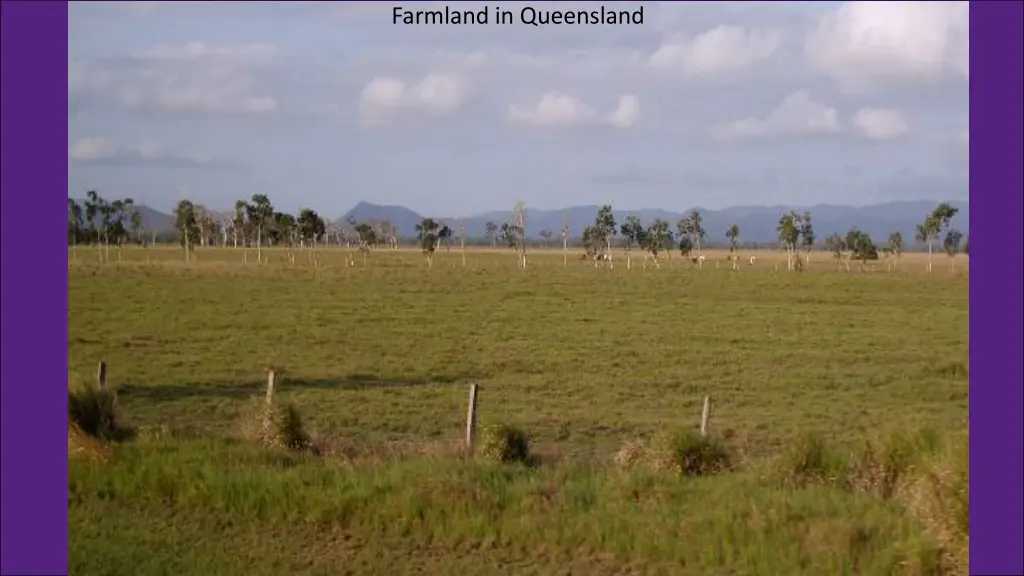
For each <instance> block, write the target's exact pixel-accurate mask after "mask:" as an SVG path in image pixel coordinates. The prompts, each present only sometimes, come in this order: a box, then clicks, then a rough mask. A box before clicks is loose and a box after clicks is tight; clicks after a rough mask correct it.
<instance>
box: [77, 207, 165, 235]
mask: <svg viewBox="0 0 1024 576" xmlns="http://www.w3.org/2000/svg"><path fill="white" fill-rule="evenodd" d="M74 200H75V202H77V203H78V205H79V206H82V207H83V208H84V207H85V199H84V198H75V199H74ZM135 210H136V211H138V213H139V214H140V215H141V216H142V226H143V227H144V228H145V229H146V230H148V231H150V232H157V233H161V232H169V231H172V230H174V216H171V215H170V214H165V213H163V212H160V211H159V210H154V209H152V208H150V207H149V206H146V205H143V204H136V205H135Z"/></svg>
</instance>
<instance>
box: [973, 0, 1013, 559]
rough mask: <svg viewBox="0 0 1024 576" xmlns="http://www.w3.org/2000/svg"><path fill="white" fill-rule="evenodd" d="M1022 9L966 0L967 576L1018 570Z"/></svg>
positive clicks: (989, 2) (1005, 3)
mask: <svg viewBox="0 0 1024 576" xmlns="http://www.w3.org/2000/svg"><path fill="white" fill-rule="evenodd" d="M1022 7H1024V3H1022V2H996V1H988V2H972V3H971V4H970V15H971V16H970V18H971V23H970V26H971V37H972V42H971V63H970V64H971V72H972V74H973V77H972V78H971V128H970V129H971V132H972V134H971V142H970V144H971V192H972V195H971V196H972V197H971V200H972V205H971V208H972V210H971V220H973V222H972V224H973V225H972V226H971V232H972V237H971V248H972V250H971V272H970V274H971V320H970V322H971V485H970V492H971V574H1024V560H1022V558H1021V551H1020V550H1021V549H1020V542H1021V536H1022V531H1021V524H1022V520H1021V515H1022V514H1024V512H1022V498H1021V489H1022V484H1024V480H1022V468H1021V466H1022V465H1021V443H1022V442H1021V436H1022V408H1021V402H1022V394H1021V392H1022V388H1024V386H1022V384H1024V376H1022V371H1021V356H1020V354H1021V352H1020V351H1021V295H1022V292H1021V260H1020V252H1017V249H1019V247H1020V245H1021V222H1020V218H1021V213H1022V212H1021V197H1022V196H1024V179H1022V177H1021V164H1020V159H1021V157H1022V156H1021V154H1022V130H1021V124H1022V122H1024V116H1022V114H1021V106H1022V104H1024V93H1022V86H1024V75H1022V73H1021V66H1022V65H1024V64H1022V58H1021V50H1022V42H1021V35H1022V27H1021V19H1022V18H1024V10H1022ZM973 132H977V134H973ZM974 192H976V193H977V195H976V196H975V195H974V194H973V193H974ZM1015 246H1016V247H1018V248H1017V249H1015V248H1013V247H1015ZM1007 250H1009V252H1007ZM1011 254H1015V256H1011V257H1007V256H1010V255H1011Z"/></svg>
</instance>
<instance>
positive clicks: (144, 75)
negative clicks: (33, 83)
mask: <svg viewBox="0 0 1024 576" xmlns="http://www.w3.org/2000/svg"><path fill="white" fill-rule="evenodd" d="M281 55H282V53H281V51H279V50H278V49H277V48H275V47H273V46H270V45H265V44H253V45H235V46H210V45H207V44H203V43H201V42H192V43H188V44H184V45H181V46H161V47H157V48H152V49H150V50H145V51H142V52H138V53H136V54H134V55H133V56H131V57H129V58H126V59H119V60H92V61H72V60H70V59H69V61H68V98H69V99H71V100H74V101H75V102H76V103H77V102H81V101H83V100H85V101H91V102H94V103H101V104H106V105H113V106H116V107H120V108H128V109H134V110H147V111H156V112H164V113H172V114H173V113H185V114H196V113H199V114H267V113H271V112H275V111H276V110H277V109H278V102H277V99H276V98H275V97H274V96H272V95H270V94H267V93H265V92H263V90H261V89H260V87H259V86H258V82H257V78H256V72H258V71H259V70H260V69H261V68H263V67H266V66H268V65H270V64H273V63H275V62H278V60H276V58H277V57H279V56H281Z"/></svg>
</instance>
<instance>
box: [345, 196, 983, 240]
mask: <svg viewBox="0 0 1024 576" xmlns="http://www.w3.org/2000/svg"><path fill="white" fill-rule="evenodd" d="M937 204H938V202H934V201H931V200H919V201H910V202H889V203H886V204H876V205H872V206H864V207H853V206H836V205H828V204H820V205H815V206H782V205H777V206H736V207H733V208H724V209H722V210H704V209H703V208H700V207H697V208H695V209H696V210H699V211H700V212H701V215H702V217H703V222H704V229H705V230H706V231H707V234H708V240H709V241H710V242H712V243H722V242H725V230H726V229H727V228H728V227H729V226H730V225H732V224H736V225H738V226H739V228H740V237H741V240H742V241H744V242H760V243H766V242H774V241H775V240H776V238H777V234H776V231H775V229H776V226H777V225H778V222H779V217H780V216H782V214H784V213H785V212H787V211H789V210H797V211H800V212H803V211H808V212H810V213H811V217H812V221H813V223H814V228H815V232H816V233H817V235H818V238H819V239H824V238H825V237H826V236H828V235H829V234H832V233H834V232H839V233H845V232H846V231H847V230H849V229H850V228H851V227H853V226H856V227H858V228H860V229H861V230H863V231H865V232H867V233H868V234H870V235H871V237H872V238H874V239H875V240H876V242H883V241H884V240H885V239H886V238H887V237H888V236H889V234H891V233H893V232H900V233H901V234H903V238H904V242H905V243H906V244H908V245H909V244H912V243H913V238H914V234H915V228H916V226H917V225H918V224H920V223H921V221H923V220H924V218H925V216H926V215H927V214H928V213H929V212H931V211H932V210H933V209H934V208H935V206H936V205H937ZM951 204H952V205H953V206H955V207H957V208H959V210H960V212H959V214H957V216H956V219H955V221H954V225H955V226H956V227H957V229H959V230H961V231H962V232H964V234H967V233H969V232H970V229H969V226H970V208H969V206H968V203H966V202H951ZM598 209H599V206H597V205H593V206H574V207H570V208H562V209H559V210H531V209H530V208H529V207H527V209H526V234H527V236H529V237H532V238H537V237H539V235H540V232H541V231H542V230H545V229H547V230H551V231H552V232H554V234H555V237H558V235H559V232H560V231H561V229H562V222H563V219H567V220H568V223H569V229H570V233H571V235H572V236H574V237H578V236H579V234H580V233H581V232H582V231H583V229H584V228H586V227H587V226H589V225H591V224H593V223H594V217H595V216H596V215H597V211H598ZM613 212H614V214H615V220H616V221H617V222H622V221H623V220H625V218H626V216H638V217H639V218H640V219H641V220H642V221H643V222H644V223H650V222H651V221H652V220H654V219H655V218H661V219H662V220H666V221H667V222H669V224H670V225H671V226H672V229H673V230H675V223H676V221H678V220H679V219H680V218H682V217H683V216H684V215H685V214H686V213H688V212H689V210H687V211H685V212H670V211H667V210H660V209H643V210H613ZM511 216H512V212H511V210H508V211H493V212H486V213H484V214H478V215H475V216H470V217H468V218H466V219H465V221H466V231H467V235H468V236H470V237H482V236H484V234H485V230H486V225H487V222H494V223H495V224H498V225H499V226H500V225H501V224H502V223H503V222H507V221H508V220H509V219H510V218H511ZM349 217H353V218H355V219H356V220H357V221H362V220H390V221H391V222H392V223H394V224H395V225H396V227H397V228H398V230H399V233H400V234H401V235H402V236H404V237H412V236H415V230H414V227H415V226H416V224H417V223H419V221H420V220H422V219H423V217H424V216H422V215H420V214H417V213H416V212H414V211H412V210H410V209H408V208H405V207H404V206H380V205H377V204H371V203H369V202H360V203H359V204H357V205H356V207H355V208H353V209H352V210H350V211H349V212H348V213H347V214H345V216H343V217H342V218H341V220H340V221H344V220H345V219H346V218H349ZM432 217H433V218H435V219H437V220H440V221H442V222H444V223H445V224H448V225H449V226H451V227H452V228H453V229H454V228H455V227H456V222H457V220H456V219H455V218H448V217H443V216H442V217H439V216H432Z"/></svg>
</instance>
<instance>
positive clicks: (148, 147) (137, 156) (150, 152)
mask: <svg viewBox="0 0 1024 576" xmlns="http://www.w3.org/2000/svg"><path fill="white" fill-rule="evenodd" d="M68 160H70V161H72V162H74V163H76V164H81V165H96V166H117V167H141V166H150V167H163V168H198V169H211V170H214V169H226V168H234V167H236V164H235V163H233V162H229V161H225V160H220V159H217V158H214V157H212V156H209V155H206V154H196V153H192V154H180V153H176V152H173V151H171V150H168V149H166V148H165V147H164V146H163V145H161V144H159V143H157V142H152V141H148V142H141V143H139V144H136V145H132V146H117V145H115V144H114V143H113V142H111V141H110V140H107V139H106V138H81V139H79V140H76V141H75V142H74V143H73V144H72V145H71V146H69V147H68Z"/></svg>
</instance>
